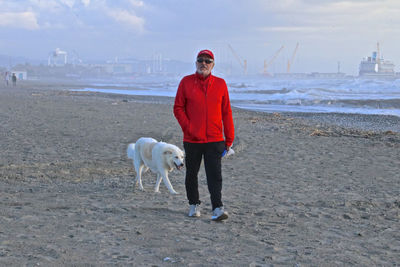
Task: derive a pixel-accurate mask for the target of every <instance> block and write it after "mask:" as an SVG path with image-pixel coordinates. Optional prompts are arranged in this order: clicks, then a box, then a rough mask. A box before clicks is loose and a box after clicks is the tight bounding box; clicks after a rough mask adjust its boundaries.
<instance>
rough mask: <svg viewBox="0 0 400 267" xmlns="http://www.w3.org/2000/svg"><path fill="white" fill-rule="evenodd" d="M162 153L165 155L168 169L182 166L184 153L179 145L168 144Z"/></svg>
mask: <svg viewBox="0 0 400 267" xmlns="http://www.w3.org/2000/svg"><path fill="white" fill-rule="evenodd" d="M164 154H165V156H166V159H167V164H168V166H169V167H170V169H172V168H173V167H174V166H175V168H177V169H178V170H180V169H182V168H183V166H184V160H185V159H184V158H185V154H184V153H183V151H182V150H180V149H179V147H177V146H174V145H169V146H168V147H167V148H166V149H165V151H164Z"/></svg>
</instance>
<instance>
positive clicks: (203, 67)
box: [196, 55, 214, 77]
mask: <svg viewBox="0 0 400 267" xmlns="http://www.w3.org/2000/svg"><path fill="white" fill-rule="evenodd" d="M199 61H200V62H199ZM207 62H208V63H207ZM213 68H214V60H213V59H212V58H211V57H210V56H209V55H200V56H199V57H198V58H197V60H196V71H197V73H198V74H200V75H203V76H204V77H206V76H208V75H210V73H211V70H212V69H213Z"/></svg>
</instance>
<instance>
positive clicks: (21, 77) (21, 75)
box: [11, 70, 28, 80]
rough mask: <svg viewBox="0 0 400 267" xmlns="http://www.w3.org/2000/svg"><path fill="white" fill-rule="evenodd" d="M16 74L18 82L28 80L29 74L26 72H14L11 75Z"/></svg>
mask: <svg viewBox="0 0 400 267" xmlns="http://www.w3.org/2000/svg"><path fill="white" fill-rule="evenodd" d="M13 73H15V76H17V79H18V80H26V79H28V74H27V72H26V71H20V70H13V71H11V75H12V74H13Z"/></svg>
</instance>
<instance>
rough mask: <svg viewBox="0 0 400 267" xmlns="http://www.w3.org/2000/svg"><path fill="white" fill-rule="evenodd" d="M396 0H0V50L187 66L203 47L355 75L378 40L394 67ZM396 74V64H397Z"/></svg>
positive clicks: (255, 64) (279, 65) (398, 33)
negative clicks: (56, 52)
mask: <svg viewBox="0 0 400 267" xmlns="http://www.w3.org/2000/svg"><path fill="white" fill-rule="evenodd" d="M399 14H400V1H399V0H347V1H342V0H203V1H200V0H0V34H1V39H0V54H1V55H11V56H23V57H28V58H32V59H42V58H43V59H47V57H48V55H49V53H50V52H51V51H53V50H54V49H55V48H60V49H61V50H64V51H67V52H68V53H69V54H72V53H74V54H77V55H79V57H80V58H82V59H83V60H89V59H96V58H98V59H112V58H115V57H119V58H126V57H129V58H139V59H146V58H151V57H152V55H154V54H162V56H163V57H164V58H170V59H177V60H181V61H186V62H191V61H193V60H194V57H195V54H196V52H197V51H198V50H199V49H202V48H210V49H213V50H214V51H215V52H216V60H217V63H218V60H219V61H220V62H222V61H230V62H232V64H237V65H238V66H239V63H238V62H237V61H236V57H235V56H234V55H233V53H232V52H231V50H230V49H229V47H228V44H229V45H231V47H233V49H234V50H235V53H236V54H237V55H238V56H239V57H240V58H241V59H242V60H243V59H246V60H247V61H248V66H249V71H251V72H257V71H262V69H263V62H264V60H265V59H266V60H270V59H271V58H272V57H273V55H274V53H275V52H276V51H277V50H278V49H279V48H280V47H281V46H282V45H283V46H284V49H283V50H282V52H281V53H280V54H279V56H278V57H277V58H276V60H275V62H274V64H272V65H271V67H270V69H271V70H272V71H276V72H283V71H285V70H284V68H285V67H284V66H285V65H286V62H287V60H288V59H290V58H291V57H292V54H293V51H294V49H295V47H296V43H299V47H298V50H297V53H296V56H295V58H294V62H293V64H292V72H313V71H317V72H335V71H337V67H338V62H340V66H341V71H344V72H346V73H349V74H356V73H357V71H358V64H359V62H360V60H361V59H362V58H363V57H365V56H368V55H370V53H371V52H372V51H373V50H375V49H376V43H377V42H379V43H380V47H381V54H382V55H383V57H384V58H385V59H389V60H392V61H394V62H395V63H396V64H397V65H399V66H400V48H399V47H400V46H399V45H400V16H399ZM396 71H400V68H399V67H398V66H396Z"/></svg>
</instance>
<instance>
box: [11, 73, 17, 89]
mask: <svg viewBox="0 0 400 267" xmlns="http://www.w3.org/2000/svg"><path fill="white" fill-rule="evenodd" d="M11 79H12V83H13V86H16V85H17V76H15V73H13V74H12V78H11Z"/></svg>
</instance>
